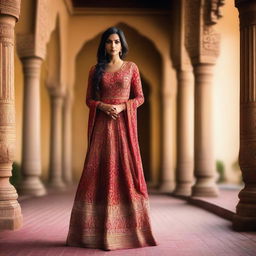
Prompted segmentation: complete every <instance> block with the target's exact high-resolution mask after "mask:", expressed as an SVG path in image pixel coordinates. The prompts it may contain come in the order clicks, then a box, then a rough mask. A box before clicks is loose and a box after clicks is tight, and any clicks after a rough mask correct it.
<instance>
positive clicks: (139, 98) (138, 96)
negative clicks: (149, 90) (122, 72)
mask: <svg viewBox="0 0 256 256" xmlns="http://www.w3.org/2000/svg"><path fill="white" fill-rule="evenodd" d="M131 90H132V92H133V94H134V98H133V99H129V100H128V101H134V102H135V105H136V107H139V106H140V105H142V104H143V103H144V95H143V91H142V85H141V79H140V72H139V69H138V67H137V65H136V64H135V63H133V75H132V81H131Z"/></svg>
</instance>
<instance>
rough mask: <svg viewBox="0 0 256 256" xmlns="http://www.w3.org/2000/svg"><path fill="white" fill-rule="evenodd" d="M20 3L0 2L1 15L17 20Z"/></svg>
mask: <svg viewBox="0 0 256 256" xmlns="http://www.w3.org/2000/svg"><path fill="white" fill-rule="evenodd" d="M20 1H21V0H1V1H0V10H1V13H2V14H7V15H11V16H14V17H15V18H16V19H17V20H18V18H19V16H20Z"/></svg>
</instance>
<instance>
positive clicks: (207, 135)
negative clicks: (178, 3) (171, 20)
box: [185, 0, 224, 197]
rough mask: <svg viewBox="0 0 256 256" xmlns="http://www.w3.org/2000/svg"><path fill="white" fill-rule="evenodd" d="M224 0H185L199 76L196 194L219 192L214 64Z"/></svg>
mask: <svg viewBox="0 0 256 256" xmlns="http://www.w3.org/2000/svg"><path fill="white" fill-rule="evenodd" d="M223 5H224V0H218V1H216V0H197V1H190V0H185V9H186V11H185V17H186V18H185V19H186V28H185V34H186V36H185V46H186V49H187V51H188V53H189V56H190V59H191V63H192V66H193V69H194V77H195V95H194V97H195V131H194V133H195V138H194V155H195V156H194V160H195V166H194V168H195V169H194V173H195V177H196V183H195V185H194V186H193V187H192V196H209V197H211V196H217V195H218V189H217V186H216V184H215V182H216V180H215V176H217V172H216V168H215V159H214V152H213V120H212V119H213V100H212V97H213V93H212V90H213V86H212V76H213V67H214V65H215V63H216V60H217V58H218V56H219V49H220V34H219V33H218V32H217V31H216V30H215V24H216V23H217V21H218V20H219V19H220V18H221V17H222V12H221V8H222V6H223Z"/></svg>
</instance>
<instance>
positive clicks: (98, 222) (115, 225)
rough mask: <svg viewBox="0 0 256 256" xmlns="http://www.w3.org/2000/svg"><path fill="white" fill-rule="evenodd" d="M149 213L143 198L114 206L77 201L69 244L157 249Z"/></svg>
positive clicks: (73, 212) (71, 222)
mask: <svg viewBox="0 0 256 256" xmlns="http://www.w3.org/2000/svg"><path fill="white" fill-rule="evenodd" d="M148 211H149V202H148V200H144V199H143V198H141V200H134V201H132V202H129V203H120V204H114V205H104V204H99V205H96V204H91V203H85V202H82V201H76V202H75V203H74V206H73V210H72V216H71V220H70V227H69V234H68V237H67V242H66V244H67V245H70V246H79V247H87V248H101V249H104V250H116V249H124V248H135V247H143V246H154V245H156V242H155V240H154V238H153V236H152V232H151V227H150V223H149V217H148Z"/></svg>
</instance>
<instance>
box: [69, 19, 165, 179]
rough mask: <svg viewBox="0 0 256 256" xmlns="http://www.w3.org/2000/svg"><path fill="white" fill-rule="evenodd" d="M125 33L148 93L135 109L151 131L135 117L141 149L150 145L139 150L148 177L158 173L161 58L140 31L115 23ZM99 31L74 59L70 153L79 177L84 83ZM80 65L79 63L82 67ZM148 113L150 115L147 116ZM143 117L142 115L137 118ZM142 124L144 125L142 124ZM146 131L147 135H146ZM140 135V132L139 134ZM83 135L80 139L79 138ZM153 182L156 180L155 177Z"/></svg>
mask: <svg viewBox="0 0 256 256" xmlns="http://www.w3.org/2000/svg"><path fill="white" fill-rule="evenodd" d="M116 26H117V27H120V28H121V29H122V30H123V31H124V32H125V34H126V37H127V41H128V44H129V48H130V51H129V54H128V56H127V60H131V61H134V62H135V63H136V64H137V65H138V66H139V69H140V72H141V77H142V82H143V90H144V91H145V92H144V94H145V96H146V97H147V98H146V101H145V102H146V103H145V104H143V105H142V106H141V107H140V108H139V109H138V116H140V112H141V115H142V117H145V116H146V117H145V119H146V120H147V119H150V122H151V123H150V125H149V127H150V134H149V132H148V131H147V132H143V130H142V129H145V126H142V125H140V120H139V121H138V127H139V128H138V129H139V134H141V137H142V138H143V136H144V138H145V139H142V141H141V143H140V144H141V149H142V148H150V150H149V151H150V152H142V158H143V162H144V163H145V164H144V163H143V164H144V166H145V167H146V166H147V167H146V168H145V176H146V178H147V179H148V181H151V180H152V179H154V177H157V172H158V171H159V169H160V167H159V166H160V162H159V161H160V156H159V154H160V153H159V152H160V150H159V148H160V145H159V144H160V139H159V138H160V137H159V138H157V136H160V132H161V123H159V122H156V120H157V119H158V117H159V113H160V101H161V98H160V91H161V87H162V65H163V63H162V58H161V54H160V53H159V51H158V49H157V48H156V47H155V45H154V44H153V43H152V41H151V40H150V39H148V38H147V37H145V36H143V35H141V34H140V33H139V32H138V31H137V30H136V29H134V28H132V27H131V26H129V25H127V24H124V23H118V24H116ZM100 36H101V33H99V34H97V35H96V36H95V37H94V38H92V39H90V40H88V41H86V42H85V43H84V45H83V47H82V48H81V49H80V51H79V53H78V54H77V56H76V62H75V64H76V65H75V83H74V99H75V104H74V107H73V122H72V123H73V148H74V149H75V151H77V153H75V154H74V156H73V165H74V166H73V170H74V171H75V177H76V178H78V177H79V173H81V171H82V167H83V161H84V156H85V152H86V145H85V144H86V143H87V137H86V134H87V131H86V129H87V125H86V124H87V118H88V109H87V108H86V107H85V92H86V87H87V76H88V70H89V68H90V66H91V65H94V64H95V63H96V52H97V47H98V44H99V41H100ZM81 66H82V67H81ZM149 117H150V118H149ZM140 119H141V120H142V118H140ZM143 127H144V128H143ZM146 134H148V135H147V136H148V137H145V136H146ZM139 136H140V135H139ZM81 138H82V139H81ZM154 182H156V180H155V181H154Z"/></svg>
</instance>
